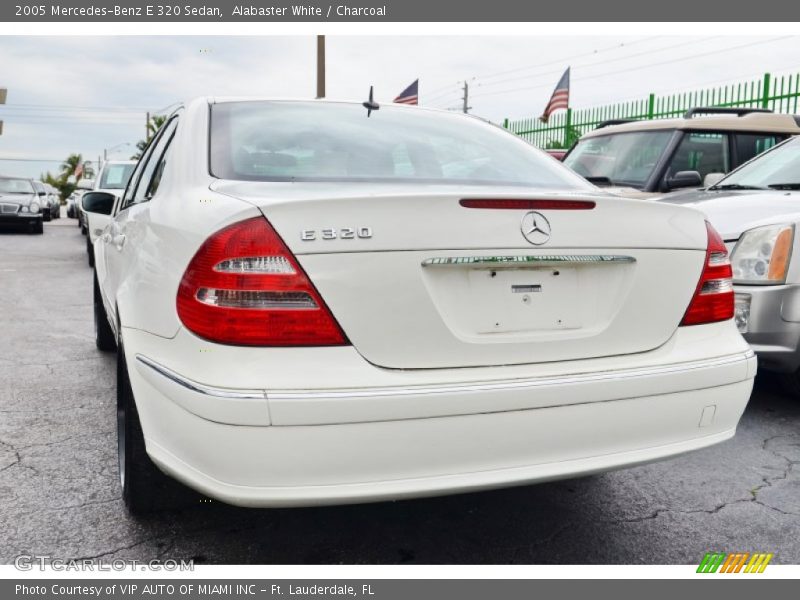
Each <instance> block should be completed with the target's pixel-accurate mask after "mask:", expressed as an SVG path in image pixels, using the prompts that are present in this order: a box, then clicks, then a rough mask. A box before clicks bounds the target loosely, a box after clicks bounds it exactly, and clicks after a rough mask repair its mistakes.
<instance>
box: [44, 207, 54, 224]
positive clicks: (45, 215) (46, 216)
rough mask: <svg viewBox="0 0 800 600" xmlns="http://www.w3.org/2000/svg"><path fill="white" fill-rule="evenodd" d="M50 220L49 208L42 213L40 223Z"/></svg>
mask: <svg viewBox="0 0 800 600" xmlns="http://www.w3.org/2000/svg"><path fill="white" fill-rule="evenodd" d="M52 218H53V217H52V214H51V213H50V209H49V208H48V209H47V212H45V213H42V221H45V222H48V221H50V219H52Z"/></svg>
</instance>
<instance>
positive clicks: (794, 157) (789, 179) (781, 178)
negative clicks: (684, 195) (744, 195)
mask: <svg viewBox="0 0 800 600" xmlns="http://www.w3.org/2000/svg"><path fill="white" fill-rule="evenodd" d="M770 188H771V189H800V138H793V139H791V140H790V141H788V142H786V143H784V144H782V145H780V146H777V147H775V149H773V150H769V151H768V152H765V153H764V154H761V155H759V157H758V158H757V159H756V160H753V161H751V162H749V163H747V164H745V165H744V166H742V167H741V168H739V169H737V170H736V171H734V172H733V173H731V174H730V175H728V176H727V177H726V178H725V179H722V180H721V181H720V182H719V183H717V185H715V186H713V187H712V188H711V189H712V190H718V189H723V190H725V189H728V190H731V189H739V190H742V189H745V190H747V189H770Z"/></svg>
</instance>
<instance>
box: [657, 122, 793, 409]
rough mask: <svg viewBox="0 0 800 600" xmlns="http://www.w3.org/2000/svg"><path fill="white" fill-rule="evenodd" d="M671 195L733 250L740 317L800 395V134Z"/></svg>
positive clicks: (767, 364)
mask: <svg viewBox="0 0 800 600" xmlns="http://www.w3.org/2000/svg"><path fill="white" fill-rule="evenodd" d="M663 201H665V202H670V203H675V204H683V205H689V206H692V207H695V208H698V209H700V210H702V211H703V212H705V213H706V215H708V218H709V219H710V221H711V222H712V223H713V224H714V226H715V227H716V228H717V229H718V230H719V231H720V232H721V233H722V236H723V238H724V239H725V243H726V245H727V246H728V248H729V250H731V251H732V258H731V261H732V263H733V282H734V289H735V291H736V322H737V325H738V326H739V330H740V331H741V332H742V333H743V334H744V337H745V339H746V340H747V341H748V342H749V343H750V345H751V347H752V348H753V349H754V350H755V351H756V353H757V354H758V358H759V364H760V366H762V367H763V368H765V369H769V370H772V371H777V372H780V373H783V374H784V380H785V381H786V383H787V385H788V388H789V389H790V391H792V392H793V393H795V394H797V395H798V396H800V371H799V369H800V259H799V258H797V257H800V247H798V245H799V244H800V236H798V235H796V234H795V232H796V230H797V229H798V222H800V138H792V139H790V140H788V141H785V142H783V143H782V144H780V145H778V146H776V147H775V148H773V149H771V150H769V151H767V152H765V153H764V154H762V155H760V156H758V157H757V158H755V159H753V160H752V161H750V162H749V163H747V164H745V165H744V166H742V167H741V168H739V169H737V170H736V171H734V172H733V173H731V174H730V175H728V176H727V177H726V178H724V179H722V180H721V181H720V182H718V183H717V184H716V185H714V186H711V187H710V188H708V189H706V190H702V191H699V192H692V193H683V194H672V195H668V196H665V197H664V198H663Z"/></svg>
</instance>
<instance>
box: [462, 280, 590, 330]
mask: <svg viewBox="0 0 800 600" xmlns="http://www.w3.org/2000/svg"><path fill="white" fill-rule="evenodd" d="M468 279H469V286H468V289H469V297H468V298H464V302H466V303H468V304H469V307H470V309H469V312H470V313H472V314H471V315H470V317H471V318H470V321H471V322H472V323H473V324H474V330H475V332H476V333H481V334H487V333H513V332H533V331H549V330H560V329H577V328H579V327H581V322H580V312H581V311H580V297H579V294H578V287H579V286H578V283H579V281H578V269H576V268H572V267H567V268H560V267H559V268H553V267H536V268H524V269H508V268H498V269H484V268H482V269H471V270H470V272H469V275H468Z"/></svg>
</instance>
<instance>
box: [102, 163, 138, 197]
mask: <svg viewBox="0 0 800 600" xmlns="http://www.w3.org/2000/svg"><path fill="white" fill-rule="evenodd" d="M135 167H136V164H134V163H130V164H124V163H121V164H107V165H106V166H105V167H104V168H103V174H102V175H101V176H100V186H99V187H98V188H97V189H99V190H124V189H125V186H127V185H128V180H129V179H130V178H131V174H132V173H133V169H134V168H135Z"/></svg>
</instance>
